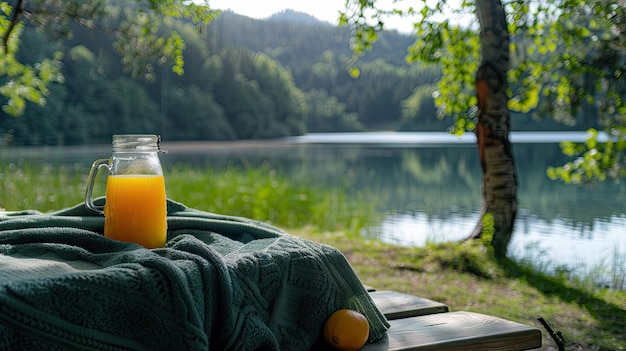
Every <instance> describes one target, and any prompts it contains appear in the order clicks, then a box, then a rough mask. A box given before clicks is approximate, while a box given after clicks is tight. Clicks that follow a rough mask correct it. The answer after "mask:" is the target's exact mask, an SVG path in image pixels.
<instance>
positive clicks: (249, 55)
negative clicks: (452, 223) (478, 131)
mask: <svg viewBox="0 0 626 351" xmlns="http://www.w3.org/2000/svg"><path fill="white" fill-rule="evenodd" d="M115 21H116V19H115V18H113V19H111V23H110V25H115ZM169 27H170V28H171V29H173V30H176V31H177V32H178V33H179V34H180V35H181V37H182V38H183V39H184V40H185V42H186V49H185V52H184V60H185V74H184V75H182V76H178V75H176V74H174V73H172V72H171V70H170V68H171V63H168V62H165V63H162V64H161V65H159V64H156V63H155V65H154V67H153V70H152V71H147V72H144V77H143V78H140V79H137V78H135V79H133V78H131V77H130V76H129V74H128V73H127V72H125V71H124V69H123V65H122V64H121V63H120V59H119V57H118V55H117V54H116V53H115V51H114V50H113V49H112V46H111V42H112V41H111V38H109V37H108V36H107V34H106V32H105V31H92V32H90V31H86V30H84V29H83V28H80V27H76V28H74V35H73V37H72V40H71V41H70V42H66V43H64V45H63V46H61V45H60V44H58V43H56V42H55V41H52V40H50V38H48V37H47V36H46V35H45V34H43V33H37V32H35V31H34V30H33V29H31V28H26V30H25V33H24V35H23V38H22V40H23V41H24V45H22V51H21V52H20V53H19V54H20V56H21V59H22V60H24V61H25V62H28V61H32V60H34V59H35V58H37V57H41V55H50V54H51V53H53V52H54V51H56V50H62V51H63V52H64V66H63V74H64V76H65V83H64V84H60V85H55V86H53V87H52V90H51V93H50V95H49V96H48V98H47V103H46V104H45V105H44V106H37V105H34V104H33V105H30V106H28V108H27V109H26V112H25V114H24V115H23V116H21V117H11V116H8V115H6V114H4V113H3V112H0V137H1V138H2V139H0V140H1V142H0V144H16V145H17V144H22V145H40V144H46V145H62V144H82V143H91V142H108V141H109V140H110V135H111V134H115V133H158V134H161V135H162V136H163V138H165V139H167V140H182V139H187V140H235V139H258V138H274V137H282V136H289V135H299V134H303V133H307V132H326V131H365V130H437V131H442V130H445V129H446V127H447V125H448V124H450V123H451V121H447V120H444V121H441V120H438V119H437V118H436V117H435V116H436V110H435V106H434V104H433V99H432V94H433V92H434V91H435V90H436V85H435V82H436V81H437V79H438V76H439V70H438V69H437V67H422V66H418V65H415V64H414V65H407V64H406V63H405V61H404V56H405V52H406V48H407V46H408V45H409V44H410V43H411V42H412V41H413V40H414V38H412V37H409V36H406V35H401V34H398V33H397V32H385V33H383V34H382V35H381V38H380V41H379V42H378V43H377V44H376V45H375V46H374V49H373V50H372V51H371V52H368V53H367V54H366V55H365V56H364V57H362V58H360V59H359V61H358V62H357V65H358V67H359V68H360V71H361V74H360V76H359V77H358V78H353V77H351V76H350V75H349V73H348V71H349V70H348V68H349V66H350V64H351V59H352V52H351V51H350V47H349V38H350V33H349V29H347V28H336V27H335V26H332V25H330V24H328V23H324V22H319V21H316V20H315V19H313V18H311V17H310V16H308V15H304V14H299V13H294V12H290V11H288V12H285V13H281V14H277V15H275V16H273V17H272V18H270V19H268V20H255V19H251V18H247V17H243V16H239V15H236V14H234V13H230V12H225V13H223V14H222V15H221V16H220V17H218V19H216V20H215V21H214V22H213V23H211V24H210V25H209V27H208V28H206V29H204V30H202V31H198V30H197V28H195V27H193V26H191V25H189V24H185V23H181V22H171V23H169ZM519 119H520V120H523V121H524V123H520V125H524V126H525V127H526V128H531V129H532V128H535V129H538V127H539V125H538V124H537V123H535V122H533V121H532V120H531V119H530V117H528V116H520V117H519ZM542 123H543V124H541V126H542V127H544V129H545V128H552V129H554V128H560V127H559V126H557V125H554V123H546V122H542Z"/></svg>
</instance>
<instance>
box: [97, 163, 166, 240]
mask: <svg viewBox="0 0 626 351" xmlns="http://www.w3.org/2000/svg"><path fill="white" fill-rule="evenodd" d="M166 216H167V204H166V197H165V180H164V178H163V176H162V175H109V177H108V179H107V186H106V205H105V206H104V217H105V219H104V236H106V237H107V238H111V239H114V240H119V241H126V242H134V243H137V244H141V245H143V246H144V247H146V248H148V249H153V248H158V247H163V246H165V241H166V239H167V217H166Z"/></svg>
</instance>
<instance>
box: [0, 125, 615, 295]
mask: <svg viewBox="0 0 626 351" xmlns="http://www.w3.org/2000/svg"><path fill="white" fill-rule="evenodd" d="M585 137H586V133H546V132H544V133H513V134H512V135H511V140H512V142H513V143H514V149H513V150H514V154H515V158H516V167H517V171H518V178H519V187H518V198H519V212H518V219H517V221H516V225H515V230H514V234H513V239H512V242H511V244H510V249H509V252H510V254H511V255H512V256H514V257H517V258H528V259H532V260H533V262H535V263H536V264H537V265H540V266H542V267H544V268H545V269H557V270H559V269H561V270H562V269H565V270H569V271H574V272H579V273H582V274H584V273H585V272H586V271H589V270H591V269H594V268H597V267H604V268H606V270H609V271H610V272H611V273H610V274H606V275H603V274H599V272H598V271H597V270H596V273H594V276H595V277H596V278H598V281H597V284H598V285H602V286H615V285H616V284H617V287H618V288H626V287H625V286H624V276H625V275H626V201H624V200H625V199H626V182H621V183H619V184H614V183H611V182H606V183H600V184H597V185H596V186H595V187H593V188H587V187H582V186H574V185H566V184H562V183H560V182H556V181H552V180H550V179H549V178H548V177H547V176H546V169H547V167H549V166H559V165H562V164H563V163H564V162H566V161H567V159H566V158H565V157H564V156H563V155H562V153H561V151H560V148H559V146H558V141H561V140H572V141H583V140H584V139H585ZM163 148H164V149H167V150H169V154H167V155H163V156H162V157H161V160H162V162H163V164H164V165H165V166H167V165H168V164H171V163H176V162H181V161H183V162H186V163H191V164H196V165H199V166H202V165H205V164H211V165H212V167H214V168H215V167H218V168H219V167H221V166H222V165H226V164H229V163H237V162H246V163H248V164H252V165H255V164H261V163H269V164H271V165H272V167H274V168H275V169H276V170H277V172H282V173H284V175H285V176H287V177H290V178H291V179H293V181H296V182H297V181H298V179H302V178H303V177H307V178H308V177H314V178H315V179H316V181H318V182H320V184H322V185H325V184H326V185H328V186H336V185H337V184H341V185H342V186H343V187H345V188H347V189H348V191H359V190H361V189H367V190H368V192H369V193H370V194H371V195H370V196H375V197H376V198H377V200H379V202H380V203H382V205H381V206H380V208H379V209H378V210H379V211H380V212H381V213H383V214H384V220H383V221H382V222H381V223H378V224H377V225H375V226H374V227H372V228H369V229H368V230H366V231H365V232H364V233H363V234H364V235H366V236H370V237H377V238H380V239H382V240H384V241H386V242H390V243H396V244H401V245H415V246H421V245H424V244H425V243H426V242H427V241H433V242H440V241H445V240H460V239H463V238H465V237H466V236H467V235H468V234H469V233H470V232H471V231H472V229H473V227H474V225H475V224H476V221H477V220H478V211H479V209H480V205H481V197H480V193H481V190H480V186H481V170H480V165H479V162H478V155H477V151H476V147H475V139H474V136H473V135H472V134H471V133H466V134H465V135H464V136H463V137H462V138H459V137H456V136H452V135H449V134H447V133H393V132H390V133H329V134H310V135H305V136H302V137H293V138H285V139H281V140H272V141H250V142H236V143H228V142H226V143H223V142H184V143H168V142H164V143H163ZM86 149H87V150H89V151H88V152H86V151H85V150H86ZM30 152H31V153H32V154H31V155H29V154H28V153H29V151H28V150H23V151H22V154H16V153H13V154H11V158H15V157H41V156H42V153H41V151H32V150H31V151H30ZM109 154H110V146H108V145H105V146H99V147H89V148H84V147H77V148H72V147H67V148H63V149H57V148H50V149H47V151H45V152H44V153H43V155H45V157H46V159H48V160H50V161H52V162H65V161H70V160H71V161H73V162H75V161H78V160H81V159H83V160H85V161H92V160H94V159H95V158H102V157H107V156H108V155H109ZM0 156H2V155H0ZM6 156H7V155H4V157H6ZM380 200H382V201H380ZM615 277H618V281H617V282H615V281H612V278H615Z"/></svg>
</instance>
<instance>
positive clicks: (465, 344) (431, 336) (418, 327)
mask: <svg viewBox="0 0 626 351" xmlns="http://www.w3.org/2000/svg"><path fill="white" fill-rule="evenodd" d="M367 288H368V291H369V292H370V296H371V297H372V299H373V300H374V302H375V303H376V306H378V308H379V309H380V311H381V312H382V313H383V314H384V315H385V316H386V317H387V319H388V320H389V323H390V324H391V327H390V328H389V331H388V332H387V336H386V337H385V338H383V339H382V340H379V341H378V342H376V343H374V344H368V345H365V346H364V347H363V348H362V350H363V351H390V350H407V351H408V350H442V351H446V350H465V351H488V350H498V351H521V350H531V349H536V348H539V347H541V331H540V330H539V329H538V328H535V327H530V326H527V325H525V324H521V323H517V322H512V321H508V320H505V319H501V318H497V317H493V316H488V315H484V314H480V313H474V312H465V311H455V312H448V307H447V306H445V305H444V304H442V303H439V302H435V301H431V300H428V299H424V298H421V297H417V296H413V295H408V294H403V293H399V292H395V291H375V290H374V289H373V288H371V287H367Z"/></svg>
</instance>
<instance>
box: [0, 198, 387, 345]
mask: <svg viewBox="0 0 626 351" xmlns="http://www.w3.org/2000/svg"><path fill="white" fill-rule="evenodd" d="M100 200H101V199H100ZM103 225H104V218H103V217H101V216H98V215H93V214H91V213H90V212H88V211H87V210H86V209H85V208H84V206H83V205H82V204H80V205H77V206H75V207H72V208H68V209H65V210H62V211H59V212H54V213H49V214H42V213H39V212H36V211H23V212H18V213H13V214H11V215H8V216H7V215H5V216H1V215H0V350H18V349H21V350H67V349H73V350H76V349H78V350H209V349H213V350H307V349H309V348H311V347H312V346H313V345H314V343H315V342H316V340H318V338H319V336H320V332H321V329H322V326H323V324H324V321H325V319H326V318H327V317H328V316H329V315H330V314H331V313H332V312H334V311H335V310H337V309H340V308H351V309H354V310H357V311H360V312H361V313H363V314H364V315H365V316H366V317H367V319H368V320H369V323H370V330H371V331H370V342H371V341H374V340H377V339H379V338H381V337H383V336H384V334H385V332H386V330H387V328H388V326H389V324H388V323H387V321H386V320H385V318H384V316H383V315H382V314H381V313H380V312H379V311H378V309H377V308H376V306H375V305H374V304H373V302H372V300H371V299H370V297H369V296H368V294H367V292H366V291H365V290H364V288H363V286H362V284H361V282H360V281H359V279H358V278H357V276H356V275H355V273H354V271H353V270H352V268H351V266H350V265H349V264H348V262H347V261H346V259H345V257H344V256H343V255H342V254H341V253H340V252H339V251H338V250H336V249H334V248H332V247H329V246H326V245H322V244H317V243H313V242H310V241H306V240H303V239H300V238H296V237H293V236H290V235H288V234H287V233H285V232H283V231H281V230H279V229H277V228H274V227H272V226H269V225H266V224H263V223H260V222H256V221H252V220H249V219H245V218H239V217H229V216H221V215H216V214H211V213H207V212H202V211H198V210H194V209H190V208H186V207H185V206H184V205H182V204H180V203H176V202H173V201H168V242H167V246H166V247H165V248H162V249H155V250H147V249H144V248H143V247H141V246H139V245H136V244H132V243H122V242H117V241H113V240H109V239H107V238H104V237H103V236H102V231H103Z"/></svg>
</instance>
